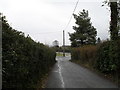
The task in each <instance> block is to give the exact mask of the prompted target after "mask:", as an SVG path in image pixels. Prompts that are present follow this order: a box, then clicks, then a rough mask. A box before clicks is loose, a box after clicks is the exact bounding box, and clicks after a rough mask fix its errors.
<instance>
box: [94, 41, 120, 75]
mask: <svg viewBox="0 0 120 90" xmlns="http://www.w3.org/2000/svg"><path fill="white" fill-rule="evenodd" d="M96 68H97V69H98V70H100V71H101V72H104V73H112V72H116V71H119V69H120V40H117V41H107V42H103V43H102V44H101V45H100V46H99V49H98V51H97V63H96Z"/></svg>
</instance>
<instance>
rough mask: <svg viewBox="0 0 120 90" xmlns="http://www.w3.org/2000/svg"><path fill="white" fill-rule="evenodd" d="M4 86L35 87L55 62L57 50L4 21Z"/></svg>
mask: <svg viewBox="0 0 120 90" xmlns="http://www.w3.org/2000/svg"><path fill="white" fill-rule="evenodd" d="M2 26H3V28H2V35H3V37H2V50H3V52H2V55H3V56H2V68H3V70H2V76H3V78H2V83H3V84H2V85H3V88H28V87H29V88H30V87H34V86H35V85H36V84H37V82H38V80H40V79H41V78H42V77H43V76H44V75H45V73H47V72H48V71H49V68H50V67H51V66H52V65H53V64H54V63H55V56H56V54H55V51H54V50H52V49H51V48H49V47H47V46H45V45H43V44H41V43H37V42H35V41H34V40H32V39H31V38H30V37H29V36H27V37H25V36H24V33H22V32H19V31H16V30H14V29H12V28H11V27H10V26H9V24H8V23H7V21H5V20H4V19H3V23H2Z"/></svg>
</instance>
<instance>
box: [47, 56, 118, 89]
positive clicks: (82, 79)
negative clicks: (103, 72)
mask: <svg viewBox="0 0 120 90" xmlns="http://www.w3.org/2000/svg"><path fill="white" fill-rule="evenodd" d="M56 60H57V63H56V64H55V65H54V67H53V70H52V71H51V73H50V75H49V78H48V81H47V85H46V88H117V86H116V85H114V84H113V83H112V82H110V81H108V80H106V79H104V78H102V77H100V76H98V75H96V74H95V73H93V72H91V71H89V70H88V69H86V68H83V67H81V66H79V65H77V64H75V63H72V62H70V61H69V60H70V56H69V55H68V56H67V57H62V56H57V57H56Z"/></svg>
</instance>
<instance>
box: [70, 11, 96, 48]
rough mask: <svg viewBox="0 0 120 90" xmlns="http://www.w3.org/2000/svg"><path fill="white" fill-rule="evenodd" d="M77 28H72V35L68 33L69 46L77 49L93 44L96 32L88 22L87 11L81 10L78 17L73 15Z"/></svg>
mask: <svg viewBox="0 0 120 90" xmlns="http://www.w3.org/2000/svg"><path fill="white" fill-rule="evenodd" d="M73 16H74V18H75V20H76V22H75V23H76V24H77V26H73V29H74V30H75V32H74V33H69V36H70V41H71V46H72V47H78V46H80V45H81V46H82V45H88V44H95V42H96V35H97V31H96V28H94V27H93V26H92V23H91V22H90V17H88V11H85V10H84V9H83V11H82V12H80V13H79V15H76V14H73Z"/></svg>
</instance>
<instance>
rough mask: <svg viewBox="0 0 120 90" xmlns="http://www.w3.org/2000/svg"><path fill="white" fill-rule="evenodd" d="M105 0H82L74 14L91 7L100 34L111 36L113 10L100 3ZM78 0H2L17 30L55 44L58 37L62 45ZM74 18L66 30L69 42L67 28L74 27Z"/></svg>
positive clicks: (0, 7) (1, 6)
mask: <svg viewBox="0 0 120 90" xmlns="http://www.w3.org/2000/svg"><path fill="white" fill-rule="evenodd" d="M102 1H104V0H79V3H78V6H77V8H76V11H75V14H78V12H79V11H82V10H83V9H85V10H88V12H89V16H90V17H91V22H92V24H93V26H94V27H95V28H96V29H97V32H98V34H97V35H98V37H100V38H101V39H103V40H105V39H107V38H108V37H109V32H108V31H109V21H110V11H109V10H108V9H106V8H107V6H105V7H101V5H102V4H103V3H102ZM76 2H77V0H0V12H2V13H3V14H4V15H5V16H6V18H7V20H8V22H9V24H10V25H11V26H12V27H13V28H14V29H16V30H19V31H23V32H24V33H25V34H26V35H27V34H29V36H31V38H32V39H34V40H35V41H39V42H41V43H44V44H49V45H52V42H53V41H54V40H58V41H59V44H60V45H62V31H63V29H65V27H66V25H67V23H68V21H69V19H70V17H71V14H72V12H73V9H74V7H75V4H76ZM74 25H75V20H74V18H73V17H72V20H71V22H70V24H69V26H68V27H67V28H66V30H65V38H66V39H65V40H66V45H70V41H69V35H68V32H70V33H72V32H74V30H73V29H72V26H74Z"/></svg>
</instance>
